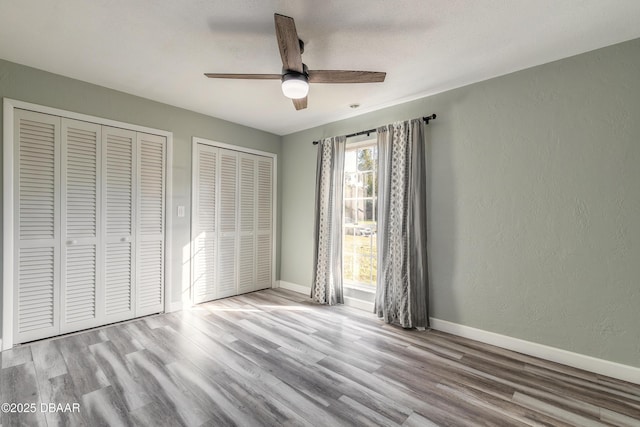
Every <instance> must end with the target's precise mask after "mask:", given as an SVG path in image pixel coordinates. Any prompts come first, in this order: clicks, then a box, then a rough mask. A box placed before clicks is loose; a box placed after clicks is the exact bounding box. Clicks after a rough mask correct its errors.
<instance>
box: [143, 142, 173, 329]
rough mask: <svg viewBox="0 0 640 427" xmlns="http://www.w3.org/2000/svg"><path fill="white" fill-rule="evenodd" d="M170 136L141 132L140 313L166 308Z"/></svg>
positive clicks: (144, 313) (154, 311) (149, 312)
mask: <svg viewBox="0 0 640 427" xmlns="http://www.w3.org/2000/svg"><path fill="white" fill-rule="evenodd" d="M166 143H167V142H166V138H165V137H162V136H157V135H148V134H144V133H138V134H137V145H138V147H137V154H138V155H137V170H138V177H137V178H138V188H139V192H138V197H137V200H138V206H137V237H136V238H137V248H138V256H137V257H136V260H137V263H138V264H137V265H136V273H137V281H136V316H144V315H147V314H152V313H158V312H161V311H163V310H164V223H165V200H164V195H165V181H164V178H165V157H166Z"/></svg>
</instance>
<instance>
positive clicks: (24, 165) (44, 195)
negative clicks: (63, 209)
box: [13, 110, 60, 342]
mask: <svg viewBox="0 0 640 427" xmlns="http://www.w3.org/2000/svg"><path fill="white" fill-rule="evenodd" d="M59 144H60V118H59V117H51V116H48V115H45V114H39V113H34V112H31V111H24V110H15V113H14V152H15V153H16V154H15V156H14V180H15V182H16V186H15V192H14V203H13V209H14V217H15V218H16V222H15V225H14V242H15V243H14V245H15V252H14V271H15V272H16V274H15V278H16V281H15V291H14V296H13V301H14V303H13V307H14V310H15V313H14V325H13V330H14V341H15V342H26V341H31V340H35V339H39V338H44V337H47V336H51V335H54V334H56V333H58V331H59V328H60V323H59V316H60V311H59V310H60V309H59V305H60V288H59V278H58V275H59V263H60V244H59V243H60V229H59V227H57V225H58V224H59V218H60V217H59V215H60V210H59V204H60V190H59V188H60V186H59V182H60V178H59V168H60V153H59V146H60V145H59Z"/></svg>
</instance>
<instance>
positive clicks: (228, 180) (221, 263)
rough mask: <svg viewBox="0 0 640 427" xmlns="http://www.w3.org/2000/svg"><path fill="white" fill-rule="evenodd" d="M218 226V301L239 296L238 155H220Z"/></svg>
mask: <svg viewBox="0 0 640 427" xmlns="http://www.w3.org/2000/svg"><path fill="white" fill-rule="evenodd" d="M219 153H220V154H219V157H220V160H219V161H220V164H219V165H220V186H219V193H218V194H219V199H218V200H219V210H218V216H219V224H218V231H219V233H218V283H217V290H218V292H217V298H224V297H229V296H232V295H237V294H238V288H237V284H236V280H237V271H236V270H237V266H238V258H237V253H236V250H237V246H236V245H237V240H238V239H237V227H238V212H237V209H238V153H237V152H236V151H231V150H223V149H221V150H220V151H219Z"/></svg>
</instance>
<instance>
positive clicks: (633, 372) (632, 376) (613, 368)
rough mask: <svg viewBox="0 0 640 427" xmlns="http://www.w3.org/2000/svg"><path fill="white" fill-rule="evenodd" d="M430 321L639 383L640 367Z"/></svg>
mask: <svg viewBox="0 0 640 427" xmlns="http://www.w3.org/2000/svg"><path fill="white" fill-rule="evenodd" d="M430 321H431V327H432V328H433V329H436V330H438V331H442V332H448V333H450V334H453V335H458V336H461V337H464V338H469V339H472V340H476V341H480V342H483V343H486V344H491V345H495V346H497V347H502V348H506V349H507V350H513V351H517V352H518V353H524V354H527V355H529V356H535V357H539V358H541V359H545V360H550V361H552V362H556V363H561V364H563V365H568V366H572V367H574V368H578V369H584V370H585V371H590V372H595V373H597V374H602V375H606V376H609V377H613V378H618V379H620V380H624V381H629V382H633V383H636V384H640V368H637V367H635V366H629V365H623V364H621V363H616V362H611V361H608V360H604V359H598V358H596V357H591V356H586V355H584V354H580V353H574V352H571V351H567V350H563V349H560V348H556V347H550V346H547V345H543V344H538V343H535V342H531V341H525V340H522V339H519V338H513V337H509V336H506V335H500V334H496V333H494V332H489V331H485V330H482V329H476V328H472V327H470V326H465V325H460V324H457V323H452V322H448V321H446V320H440V319H435V318H431V319H430Z"/></svg>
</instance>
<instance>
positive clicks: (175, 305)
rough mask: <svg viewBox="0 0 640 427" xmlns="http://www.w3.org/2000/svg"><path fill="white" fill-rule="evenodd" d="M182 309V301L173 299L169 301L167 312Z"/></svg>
mask: <svg viewBox="0 0 640 427" xmlns="http://www.w3.org/2000/svg"><path fill="white" fill-rule="evenodd" d="M180 310H182V301H174V302H170V303H169V313H173V312H174V311H180Z"/></svg>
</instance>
